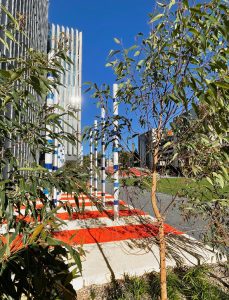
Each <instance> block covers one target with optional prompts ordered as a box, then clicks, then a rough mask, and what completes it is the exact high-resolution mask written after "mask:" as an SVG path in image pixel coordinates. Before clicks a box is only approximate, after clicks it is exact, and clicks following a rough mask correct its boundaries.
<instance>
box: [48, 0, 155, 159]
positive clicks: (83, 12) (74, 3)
mask: <svg viewBox="0 0 229 300" xmlns="http://www.w3.org/2000/svg"><path fill="white" fill-rule="evenodd" d="M154 3H155V2H154V1H152V0H98V1H95V0H84V1H82V0H81V1H80V0H51V1H50V7H49V21H50V22H52V23H56V24H60V25H64V26H69V27H73V28H77V29H78V30H80V31H82V32H83V82H87V81H91V82H96V83H97V84H99V85H100V84H102V83H103V82H105V83H108V84H112V83H113V81H114V77H113V74H112V71H111V69H110V68H106V67H105V64H106V58H107V56H108V53H109V51H110V49H114V48H116V47H117V45H116V44H115V42H114V40H113V38H114V37H117V38H120V39H122V40H123V42H124V45H125V46H129V45H132V44H133V43H134V36H135V35H136V34H137V33H138V32H143V33H145V34H147V33H148V32H149V25H148V23H147V22H148V14H149V13H150V12H152V11H153V8H154ZM94 102H95V100H93V99H91V98H90V96H89V94H88V95H87V94H86V95H85V94H84V95H83V100H82V128H83V127H84V126H88V125H89V126H90V125H92V123H93V120H94V118H95V116H96V115H99V114H100V113H99V110H98V109H97V108H96V105H95V103H94ZM84 150H85V152H86V153H87V152H88V146H87V145H84Z"/></svg>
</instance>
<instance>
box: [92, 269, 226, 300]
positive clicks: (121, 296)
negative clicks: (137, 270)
mask: <svg viewBox="0 0 229 300" xmlns="http://www.w3.org/2000/svg"><path fill="white" fill-rule="evenodd" d="M213 268H214V267H213ZM213 268H212V267H208V266H197V267H193V268H176V269H170V270H168V277H167V286H168V299H170V300H182V299H190V300H196V299H198V300H227V299H229V297H228V293H227V287H226V284H225V287H224V288H223V287H222V285H220V284H219V282H220V278H217V276H216V277H214V274H213V273H212V270H213ZM221 268H222V270H223V269H224V268H225V267H223V266H221ZM225 269H226V268H225ZM219 276H220V275H219ZM213 278H214V280H213ZM218 280H219V281H218ZM93 292H94V293H93V295H94V298H93V297H92V299H96V293H95V290H93ZM100 294H101V293H100ZM103 297H104V299H108V300H132V299H136V300H141V299H153V300H158V299H159V297H160V278H159V274H158V273H156V272H152V273H149V274H145V275H144V276H143V277H130V276H127V275H125V276H124V279H123V280H120V281H114V282H113V283H111V284H110V285H109V286H107V287H105V289H104V294H103Z"/></svg>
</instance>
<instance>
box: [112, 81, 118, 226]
mask: <svg viewBox="0 0 229 300" xmlns="http://www.w3.org/2000/svg"><path fill="white" fill-rule="evenodd" d="M117 90H118V85H117V84H113V117H114V121H113V126H114V127H113V129H114V136H113V140H114V142H113V160H114V166H113V169H114V175H113V176H114V219H115V220H116V219H118V218H119V165H118V164H119V162H118V150H119V138H118V119H117V117H118V101H117Z"/></svg>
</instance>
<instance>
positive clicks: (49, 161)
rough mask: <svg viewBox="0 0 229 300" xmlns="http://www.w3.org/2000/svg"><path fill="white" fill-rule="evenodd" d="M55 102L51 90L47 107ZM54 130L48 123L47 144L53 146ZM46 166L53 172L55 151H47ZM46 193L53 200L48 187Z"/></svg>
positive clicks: (49, 75)
mask: <svg viewBox="0 0 229 300" xmlns="http://www.w3.org/2000/svg"><path fill="white" fill-rule="evenodd" d="M47 77H48V79H49V80H53V77H52V75H51V74H48V76H47ZM53 104H54V94H53V92H51V91H50V92H49V93H48V95H47V98H46V105H47V108H50V107H52V106H53ZM52 130H53V128H52V126H51V125H50V124H47V125H46V134H45V136H46V141H47V144H48V145H49V146H53V144H54V141H53V139H52V138H51V137H50V132H51V131H52ZM45 168H46V169H47V170H48V171H49V172H50V173H51V172H52V170H53V151H50V152H46V153H45ZM44 194H45V195H46V197H47V198H48V199H49V200H50V201H51V196H50V193H49V191H48V189H45V190H44Z"/></svg>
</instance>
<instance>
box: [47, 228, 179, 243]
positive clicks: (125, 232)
mask: <svg viewBox="0 0 229 300" xmlns="http://www.w3.org/2000/svg"><path fill="white" fill-rule="evenodd" d="M164 228H165V234H168V233H170V234H182V232H181V231H178V230H176V229H175V228H173V227H171V226H169V225H167V224H165V225H164ZM157 234H158V226H157V224H155V225H154V224H141V225H126V226H112V227H104V228H88V229H79V230H63V231H59V232H54V234H53V235H54V237H55V238H57V239H59V240H62V241H64V242H66V243H68V244H94V243H106V242H115V241H122V240H128V239H141V238H149V237H154V236H157Z"/></svg>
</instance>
